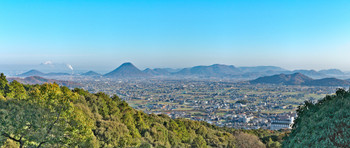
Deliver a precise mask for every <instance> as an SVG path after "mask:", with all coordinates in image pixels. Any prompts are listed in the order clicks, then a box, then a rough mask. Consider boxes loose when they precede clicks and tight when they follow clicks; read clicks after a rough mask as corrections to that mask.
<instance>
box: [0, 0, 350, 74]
mask: <svg viewBox="0 0 350 148" xmlns="http://www.w3.org/2000/svg"><path fill="white" fill-rule="evenodd" d="M0 53H1V54H0V56H1V58H0V63H1V64H7V65H9V64H22V65H23V64H39V63H42V62H45V61H49V60H50V61H53V62H56V63H69V64H71V65H73V67H78V68H81V69H101V68H105V69H108V70H109V69H113V68H115V67H117V66H119V65H120V64H121V63H123V62H126V61H130V62H133V63H134V64H135V65H136V66H138V67H140V68H145V67H151V68H153V67H174V68H176V67H190V66H194V65H210V64H214V63H222V64H230V65H231V64H232V65H236V66H253V65H275V66H281V67H284V68H287V69H300V68H305V69H323V68H340V69H342V70H350V65H349V63H350V58H349V55H350V1H349V0H329V1H322V0H289V1H285V0H274V1H269V0H227V1H223V0H211V1H206V0H183V1H178V0H173V1H168V0H139V1H137V0H113V1H112V0H111V1H107V0H57V1H55V0H32V1H30V0H21V1H20V0H1V1H0ZM1 64H0V65H1Z"/></svg>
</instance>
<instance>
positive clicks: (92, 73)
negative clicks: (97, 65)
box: [81, 71, 101, 76]
mask: <svg viewBox="0 0 350 148" xmlns="http://www.w3.org/2000/svg"><path fill="white" fill-rule="evenodd" d="M81 75H82V76H101V74H99V73H97V72H94V71H88V72H85V73H82V74H81Z"/></svg>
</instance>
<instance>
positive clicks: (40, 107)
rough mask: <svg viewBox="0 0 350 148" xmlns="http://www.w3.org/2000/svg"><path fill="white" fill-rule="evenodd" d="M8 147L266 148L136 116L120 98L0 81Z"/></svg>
mask: <svg viewBox="0 0 350 148" xmlns="http://www.w3.org/2000/svg"><path fill="white" fill-rule="evenodd" d="M0 146H3V147H265V145H264V144H263V143H262V142H261V141H260V140H259V138H258V137H257V136H255V135H254V134H248V133H247V132H245V133H244V132H240V131H235V130H232V129H231V130H225V129H224V128H219V127H217V126H214V125H211V124H208V123H205V122H198V121H191V120H186V119H175V120H173V119H170V118H169V117H168V116H166V115H154V114H151V115H148V114H145V113H143V112H141V111H137V110H135V109H133V108H131V107H130V106H128V104H127V103H126V102H125V101H122V100H121V99H119V98H118V97H117V96H115V95H114V96H112V97H109V96H107V95H106V94H104V93H97V94H91V93H89V92H87V91H85V90H83V89H78V88H76V89H74V90H70V89H68V88H67V87H60V86H58V85H57V84H43V85H22V84H20V83H18V82H16V81H13V82H11V83H8V82H7V80H6V78H5V76H4V75H3V74H1V76H0Z"/></svg>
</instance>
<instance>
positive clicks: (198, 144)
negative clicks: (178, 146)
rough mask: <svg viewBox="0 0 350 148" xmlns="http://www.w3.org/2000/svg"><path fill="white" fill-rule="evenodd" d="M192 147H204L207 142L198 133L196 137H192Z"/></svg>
mask: <svg viewBox="0 0 350 148" xmlns="http://www.w3.org/2000/svg"><path fill="white" fill-rule="evenodd" d="M192 147H195V148H206V147H207V142H205V140H204V138H203V137H202V136H201V135H198V136H197V137H196V138H194V140H193V144H192Z"/></svg>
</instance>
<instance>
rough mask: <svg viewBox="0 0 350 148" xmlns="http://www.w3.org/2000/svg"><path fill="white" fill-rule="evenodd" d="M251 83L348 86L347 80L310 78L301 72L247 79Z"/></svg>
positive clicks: (349, 83)
mask: <svg viewBox="0 0 350 148" xmlns="http://www.w3.org/2000/svg"><path fill="white" fill-rule="evenodd" d="M249 82H250V83H251V84H257V83H262V84H264V83H265V84H284V85H312V86H350V82H349V81H345V80H340V79H336V78H323V79H312V78H310V77H308V76H305V75H303V74H301V73H294V74H278V75H273V76H265V77H260V78H258V79H255V80H251V81H249Z"/></svg>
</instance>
